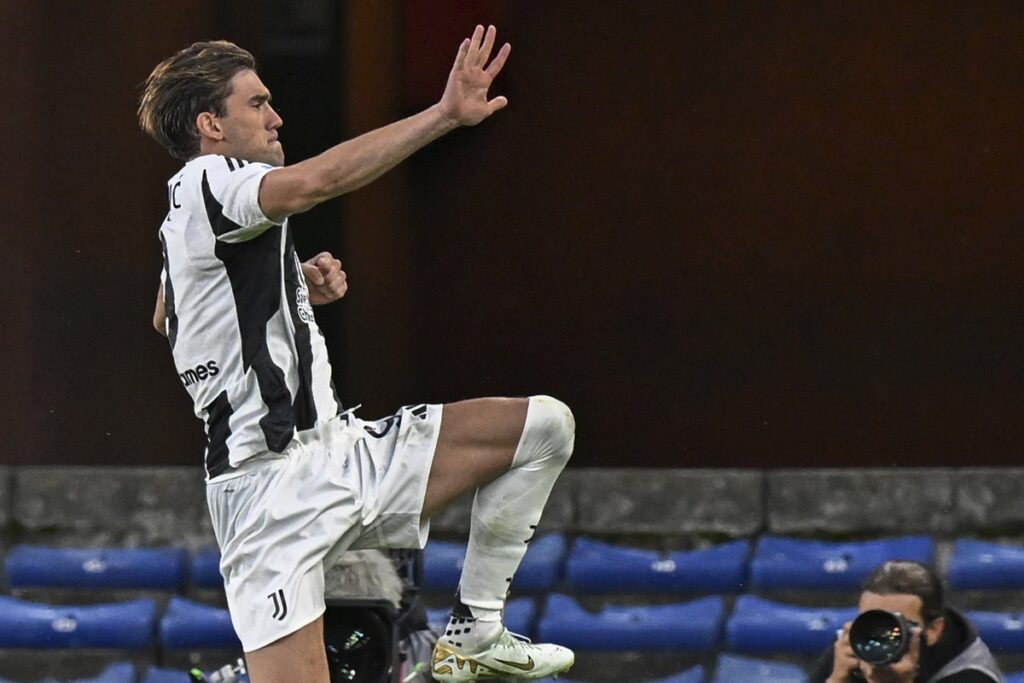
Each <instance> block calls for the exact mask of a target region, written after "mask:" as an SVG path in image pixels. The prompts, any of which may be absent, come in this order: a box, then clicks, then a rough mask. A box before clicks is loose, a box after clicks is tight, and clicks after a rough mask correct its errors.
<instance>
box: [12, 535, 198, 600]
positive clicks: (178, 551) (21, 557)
mask: <svg viewBox="0 0 1024 683" xmlns="http://www.w3.org/2000/svg"><path fill="white" fill-rule="evenodd" d="M185 556H186V553H185V550H184V549H183V548H132V549H127V548H90V549H67V548H47V547H42V546H32V545H17V546H14V547H13V548H12V549H11V551H10V552H9V553H8V554H7V558H6V560H5V562H4V566H5V569H6V574H7V585H8V586H9V587H11V588H107V589H111V588H124V589H141V590H164V591H176V590H178V589H179V588H180V587H181V586H183V585H184V583H185Z"/></svg>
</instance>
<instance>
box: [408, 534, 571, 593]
mask: <svg viewBox="0 0 1024 683" xmlns="http://www.w3.org/2000/svg"><path fill="white" fill-rule="evenodd" d="M566 546H567V544H566V541H565V536H563V535H562V534H548V535H547V536H541V537H538V538H535V539H533V540H532V541H530V545H529V546H528V547H527V550H526V556H525V557H524V558H523V562H522V564H520V565H519V570H518V571H516V575H515V577H514V578H513V579H512V588H513V590H516V591H519V592H522V593H544V592H546V591H548V590H550V589H551V587H552V586H554V585H555V583H556V582H557V581H558V579H559V576H560V574H561V571H562V563H563V561H564V560H565V553H566ZM465 556H466V544H465V543H451V542H447V541H430V542H429V543H427V546H426V547H425V548H424V549H423V587H424V588H425V589H426V590H431V591H439V592H451V593H454V592H455V589H456V588H458V586H459V576H460V575H461V574H462V562H463V560H464V559H465Z"/></svg>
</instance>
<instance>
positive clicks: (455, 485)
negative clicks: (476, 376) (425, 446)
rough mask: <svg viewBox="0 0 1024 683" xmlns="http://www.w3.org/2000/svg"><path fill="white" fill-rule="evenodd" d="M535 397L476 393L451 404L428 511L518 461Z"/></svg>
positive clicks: (446, 409) (437, 454)
mask: <svg viewBox="0 0 1024 683" xmlns="http://www.w3.org/2000/svg"><path fill="white" fill-rule="evenodd" d="M528 406H529V399H525V398H476V399H471V400H469V401H459V402H458V403H448V404H446V405H445V406H444V408H443V412H442V413H441V430H440V433H439V435H438V438H437V448H436V449H435V451H434V462H433V464H432V465H431V467H430V477H429V479H428V480H427V493H426V497H425V498H424V501H423V515H424V517H426V518H428V519H429V518H430V517H432V516H433V515H435V514H437V513H438V512H440V511H441V510H443V509H444V508H445V507H447V506H448V505H449V504H451V503H452V502H453V501H454V500H455V499H457V498H458V497H459V496H461V495H462V494H464V493H466V492H468V491H475V490H476V489H478V488H479V487H481V486H483V485H485V484H487V483H489V482H491V481H493V480H494V479H496V478H497V477H499V476H500V475H501V474H503V473H504V472H507V471H508V469H509V467H511V466H512V457H513V456H514V455H515V452H516V447H517V446H518V445H519V437H521V436H522V434H523V426H524V425H525V424H526V410H527V408H528Z"/></svg>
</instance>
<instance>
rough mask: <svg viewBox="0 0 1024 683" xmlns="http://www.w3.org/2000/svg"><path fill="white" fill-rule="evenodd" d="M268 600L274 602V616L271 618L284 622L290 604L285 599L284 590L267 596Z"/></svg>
mask: <svg viewBox="0 0 1024 683" xmlns="http://www.w3.org/2000/svg"><path fill="white" fill-rule="evenodd" d="M267 599H268V600H273V601H274V614H273V615H271V617H270V618H271V619H277V620H278V621H284V618H285V616H287V614H288V603H287V602H286V601H285V599H284V589H283V588H282V589H280V590H276V591H274V592H273V593H271V594H270V595H268V596H267Z"/></svg>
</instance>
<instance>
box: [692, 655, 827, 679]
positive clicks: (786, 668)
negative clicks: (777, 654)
mask: <svg viewBox="0 0 1024 683" xmlns="http://www.w3.org/2000/svg"><path fill="white" fill-rule="evenodd" d="M739 681H743V683H807V672H805V671H804V670H803V669H802V668H800V667H799V666H797V665H795V664H784V663H782V662H772V661H767V660H764V659H751V658H750V657H740V656H738V655H730V654H722V655H721V656H719V658H718V666H717V667H716V669H715V677H714V678H712V679H711V683H738V682H739Z"/></svg>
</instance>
